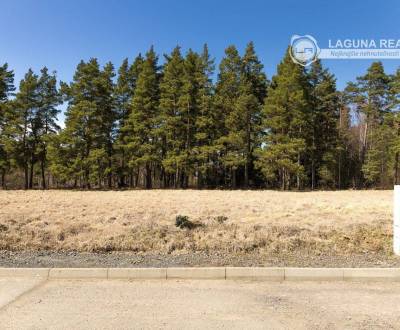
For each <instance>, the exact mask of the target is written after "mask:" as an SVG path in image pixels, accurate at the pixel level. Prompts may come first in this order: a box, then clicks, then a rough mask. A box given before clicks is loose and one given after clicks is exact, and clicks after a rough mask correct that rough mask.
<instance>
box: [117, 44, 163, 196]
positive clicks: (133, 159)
mask: <svg viewBox="0 0 400 330" xmlns="http://www.w3.org/2000/svg"><path fill="white" fill-rule="evenodd" d="M157 60H158V59H157V56H156V54H155V52H154V49H153V47H151V48H150V50H149V51H148V52H147V53H146V58H145V60H144V62H143V64H142V68H141V72H140V74H139V77H138V80H137V84H136V89H135V93H134V96H133V99H132V108H131V113H130V115H129V118H128V120H127V121H126V123H125V125H124V127H123V128H122V130H123V131H124V132H125V133H126V137H125V139H124V140H125V143H126V144H127V148H128V149H129V153H130V159H129V165H130V167H131V168H132V169H137V170H140V168H141V167H144V170H145V187H146V188H147V189H150V188H151V187H152V171H153V169H154V168H155V167H156V166H157V165H159V163H160V154H159V144H160V141H159V136H158V134H157V128H158V127H157V126H158V122H159V112H158V108H159V72H158V66H157ZM138 174H139V172H138ZM137 177H138V175H137ZM137 181H138V180H136V182H137Z"/></svg>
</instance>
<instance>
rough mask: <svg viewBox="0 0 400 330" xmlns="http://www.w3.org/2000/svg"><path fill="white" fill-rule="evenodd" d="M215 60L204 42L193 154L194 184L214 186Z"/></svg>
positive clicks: (198, 59)
mask: <svg viewBox="0 0 400 330" xmlns="http://www.w3.org/2000/svg"><path fill="white" fill-rule="evenodd" d="M214 69H215V66H214V60H213V59H211V57H210V54H209V51H208V46H207V45H204V47H203V51H202V53H201V55H200V56H199V57H197V66H196V74H195V77H196V83H197V86H198V87H197V91H196V92H197V96H196V98H195V99H196V102H197V116H196V122H195V136H194V138H195V146H194V148H193V152H194V155H195V163H196V171H197V187H199V188H201V187H203V186H204V185H208V186H210V185H215V183H214V182H212V180H213V181H215V167H216V166H215V163H216V162H217V161H218V158H217V149H216V147H215V144H214V141H215V140H216V138H217V136H218V135H217V125H216V124H217V121H216V118H217V116H216V113H215V111H214V86H213V83H212V75H213V73H214Z"/></svg>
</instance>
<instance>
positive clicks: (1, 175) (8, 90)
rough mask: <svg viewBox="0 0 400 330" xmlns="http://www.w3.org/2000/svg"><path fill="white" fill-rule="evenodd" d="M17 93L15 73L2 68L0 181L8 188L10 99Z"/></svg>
mask: <svg viewBox="0 0 400 330" xmlns="http://www.w3.org/2000/svg"><path fill="white" fill-rule="evenodd" d="M14 91H15V87H14V72H13V71H12V70H9V69H8V64H7V63H5V64H3V65H2V66H0V179H1V187H2V188H3V189H4V188H5V186H6V181H5V177H6V173H7V171H8V170H9V169H10V166H11V159H10V157H9V155H8V153H7V152H6V148H5V143H6V132H5V129H6V126H7V124H8V120H9V116H10V114H9V110H10V105H11V104H10V100H9V97H10V96H11V95H12V93H13V92H14Z"/></svg>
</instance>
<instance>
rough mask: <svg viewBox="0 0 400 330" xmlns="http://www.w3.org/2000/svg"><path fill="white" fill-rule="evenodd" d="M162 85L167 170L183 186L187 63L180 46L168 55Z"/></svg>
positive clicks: (162, 112) (161, 113) (162, 121)
mask: <svg viewBox="0 0 400 330" xmlns="http://www.w3.org/2000/svg"><path fill="white" fill-rule="evenodd" d="M166 60H167V62H166V64H165V65H164V67H163V76H162V79H161V82H160V104H159V109H160V136H162V139H163V150H162V157H163V167H164V169H165V172H166V173H165V174H166V175H168V176H170V175H172V177H173V182H174V186H175V187H177V186H178V185H179V186H180V187H182V186H183V181H184V179H183V178H184V177H185V175H186V173H185V167H186V165H187V164H186V161H187V159H186V155H185V153H184V151H185V122H184V117H185V112H186V107H185V106H184V104H183V102H182V100H181V98H182V95H183V85H184V72H185V71H184V70H185V68H184V60H183V58H182V55H181V52H180V47H175V49H174V50H173V51H172V53H171V55H170V56H166Z"/></svg>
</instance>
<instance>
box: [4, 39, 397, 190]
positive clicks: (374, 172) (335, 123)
mask: <svg viewBox="0 0 400 330" xmlns="http://www.w3.org/2000/svg"><path fill="white" fill-rule="evenodd" d="M158 62H159V61H158V55H157V54H156V52H155V50H154V48H153V47H151V48H150V49H149V51H148V52H147V53H146V55H145V56H141V55H140V54H139V55H138V56H137V57H136V58H134V59H133V61H132V62H130V61H129V60H128V59H125V60H123V61H122V63H121V64H120V66H119V68H118V69H117V70H115V69H114V65H113V64H112V63H110V62H109V63H105V64H104V65H103V64H102V65H101V64H100V63H99V62H98V60H97V59H95V58H92V59H90V60H89V61H87V62H85V61H81V62H80V63H79V64H78V66H77V68H76V71H75V74H74V76H73V80H72V82H70V83H64V82H61V83H60V84H58V81H57V77H56V74H55V73H51V72H49V70H48V69H47V68H46V67H45V68H43V69H42V70H41V71H40V72H39V73H35V72H33V70H29V71H28V72H27V73H26V75H25V76H24V78H23V79H22V80H21V82H20V84H19V88H18V91H17V92H16V93H15V94H14V91H15V88H14V74H13V71H12V70H10V69H9V68H8V65H7V64H3V65H2V66H0V180H1V187H3V189H6V188H21V187H23V188H25V189H31V188H43V189H46V188H55V187H57V188H62V187H71V188H84V189H99V188H103V189H104V188H105V189H111V188H147V189H150V188H191V187H193V188H199V189H201V188H274V189H282V190H288V189H297V190H307V189H346V188H375V187H376V188H386V187H390V186H391V185H392V184H398V183H399V181H400V178H399V176H400V173H399V155H400V116H399V110H400V69H399V70H397V72H395V73H394V74H393V75H389V74H386V73H385V71H384V68H383V65H382V63H380V62H375V63H373V64H372V65H371V66H370V67H369V68H368V70H367V72H366V74H365V75H363V76H361V77H358V78H357V79H356V80H355V81H354V82H351V83H349V84H348V86H347V87H346V89H345V91H343V92H340V91H338V90H337V88H336V78H335V76H334V75H333V74H332V73H330V72H329V71H328V70H327V69H326V68H324V66H323V64H322V63H321V61H315V62H314V63H312V64H311V66H309V67H306V68H305V67H302V66H300V65H298V64H296V63H294V62H293V61H292V59H291V58H290V55H289V49H288V51H287V52H286V54H285V56H284V58H283V59H282V61H281V63H280V64H279V65H278V67H277V72H276V74H275V75H274V76H273V77H272V79H271V81H268V79H267V77H266V75H265V72H264V68H263V65H262V63H261V61H260V60H259V58H258V55H257V53H256V50H255V46H254V44H253V43H252V42H250V43H248V44H247V46H246V47H245V49H244V50H243V52H240V51H239V50H238V49H237V48H236V47H235V46H233V45H231V46H229V47H227V48H226V50H225V54H224V56H223V58H222V59H221V61H220V63H219V66H218V72H217V74H215V72H214V71H215V61H214V59H213V58H212V57H211V55H210V53H209V49H208V46H207V45H204V47H203V49H202V50H201V51H200V52H196V51H194V50H192V49H189V50H187V51H182V49H181V47H180V46H176V47H175V48H174V49H173V50H172V52H171V53H169V54H167V55H164V60H163V61H162V63H161V65H159V63H158ZM115 71H117V72H115ZM61 104H64V105H65V107H66V111H65V114H64V120H63V122H61V121H59V119H58V118H59V114H60V105H61Z"/></svg>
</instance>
